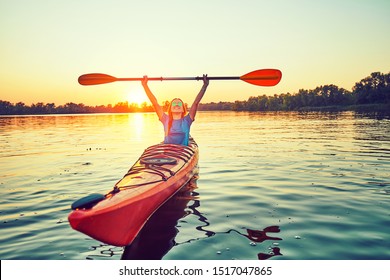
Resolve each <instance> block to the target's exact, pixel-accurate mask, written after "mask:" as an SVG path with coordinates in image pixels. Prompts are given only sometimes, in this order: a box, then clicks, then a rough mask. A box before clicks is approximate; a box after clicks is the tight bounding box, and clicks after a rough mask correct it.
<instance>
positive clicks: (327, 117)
mask: <svg viewBox="0 0 390 280" xmlns="http://www.w3.org/2000/svg"><path fill="white" fill-rule="evenodd" d="M162 136H163V131H162V125H161V124H160V122H159V121H158V119H157V116H156V115H155V114H153V113H146V114H113V115H111V114H108V115H104V114H102V115H66V116H63V115H57V116H9V117H0V201H1V203H0V236H1V237H0V258H1V259H46V260H47V259H55V260H62V259H77V260H82V259H115V260H118V259H145V258H153V259H160V258H162V259H215V260H216V259H272V260H277V259H279V260H288V259H298V260H303V259H328V260H329V259H331V260H340V259H352V260H355V259H390V118H389V117H380V116H372V115H362V114H357V113H354V112H343V113H297V112H292V113H236V112H199V113H198V115H197V119H196V122H195V123H194V124H193V127H192V136H193V137H194V138H195V140H196V141H197V143H198V145H199V148H200V160H199V176H198V178H194V180H193V181H192V182H191V183H190V184H189V185H187V186H186V187H185V188H184V189H183V190H182V191H181V192H180V193H178V194H177V195H176V196H175V197H173V198H172V199H171V200H170V201H168V202H167V203H166V204H165V205H164V206H163V207H162V208H160V210H159V211H158V212H156V213H155V215H154V216H153V217H152V218H151V220H150V221H149V222H148V224H147V225H146V226H145V228H144V230H143V231H142V232H141V234H140V235H139V236H138V238H137V239H136V241H135V242H134V244H133V245H132V246H128V247H126V248H123V247H114V246H110V245H106V244H102V243H100V242H99V241H96V240H94V239H91V238H89V237H88V236H86V235H83V234H81V233H79V232H76V231H74V230H72V229H71V228H70V226H69V223H68V220H67V216H68V214H69V212H70V205H71V203H72V202H73V201H75V200H76V199H78V198H80V197H83V196H85V195H88V194H90V193H96V192H97V193H103V194H104V193H106V192H108V191H109V190H111V188H112V187H113V186H114V184H115V183H116V182H117V181H118V180H119V179H120V178H121V177H122V176H123V175H124V173H125V172H126V171H127V170H128V168H129V167H130V166H131V165H132V164H133V163H134V162H135V161H136V160H137V159H138V157H139V156H140V154H141V153H142V151H143V150H144V149H145V148H146V147H148V146H149V145H152V144H155V143H157V142H159V141H161V140H162Z"/></svg>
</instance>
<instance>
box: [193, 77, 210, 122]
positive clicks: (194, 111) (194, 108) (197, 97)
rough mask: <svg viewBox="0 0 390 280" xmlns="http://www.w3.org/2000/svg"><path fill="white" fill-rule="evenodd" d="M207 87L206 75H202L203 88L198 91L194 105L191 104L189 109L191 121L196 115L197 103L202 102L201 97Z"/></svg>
mask: <svg viewBox="0 0 390 280" xmlns="http://www.w3.org/2000/svg"><path fill="white" fill-rule="evenodd" d="M208 86H209V79H208V78H207V75H203V86H202V88H201V89H200V91H199V93H198V95H197V96H196V98H195V100H194V103H193V104H192V106H191V109H190V117H191V119H192V120H195V115H196V111H198V106H199V103H200V101H201V100H202V98H203V95H204V94H205V92H206V89H207V87H208Z"/></svg>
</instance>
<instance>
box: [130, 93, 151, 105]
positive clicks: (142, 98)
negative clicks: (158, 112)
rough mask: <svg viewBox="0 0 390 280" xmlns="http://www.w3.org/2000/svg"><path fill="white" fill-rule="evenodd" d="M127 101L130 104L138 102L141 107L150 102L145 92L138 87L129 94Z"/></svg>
mask: <svg viewBox="0 0 390 280" xmlns="http://www.w3.org/2000/svg"><path fill="white" fill-rule="evenodd" d="M127 101H128V102H129V104H134V103H135V104H137V105H138V107H141V105H142V104H143V103H144V102H146V103H150V102H149V100H148V98H147V96H146V94H145V92H143V91H141V90H138V89H134V90H132V91H130V92H129V93H128V94H127Z"/></svg>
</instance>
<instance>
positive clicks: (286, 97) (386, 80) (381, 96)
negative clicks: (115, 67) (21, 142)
mask: <svg viewBox="0 0 390 280" xmlns="http://www.w3.org/2000/svg"><path fill="white" fill-rule="evenodd" d="M367 104H383V105H384V108H386V109H389V108H390V73H388V74H382V73H380V72H374V73H372V74H371V76H369V77H366V78H364V79H362V80H361V81H360V82H357V83H356V84H355V86H354V87H353V88H352V91H348V90H345V89H343V88H339V87H338V86H335V85H325V86H320V87H317V88H315V89H312V90H304V89H301V90H299V91H298V93H293V94H291V93H282V94H275V95H273V96H267V95H262V96H257V97H255V96H252V97H250V98H249V99H248V100H246V101H235V102H218V103H214V102H212V103H206V104H204V103H202V104H200V106H199V110H204V111H213V110H218V111H219V110H232V111H288V110H316V109H319V108H336V109H337V108H338V109H340V108H343V107H351V106H360V105H367ZM168 105H169V102H168V101H165V102H164V104H163V107H164V110H166V109H167V107H168ZM153 111H154V109H153V107H152V106H151V105H149V104H147V103H146V102H145V103H143V104H142V105H141V106H138V104H135V103H132V104H129V103H128V102H119V103H117V104H116V105H114V106H112V105H111V104H109V105H107V106H104V105H100V106H87V105H84V104H82V103H80V104H75V103H67V104H65V105H61V106H56V105H55V104H54V103H47V104H44V103H36V104H32V105H31V106H28V105H26V104H24V103H23V102H19V103H16V104H12V103H10V102H8V101H1V100H0V115H27V114H28V115H29V114H82V113H132V112H153Z"/></svg>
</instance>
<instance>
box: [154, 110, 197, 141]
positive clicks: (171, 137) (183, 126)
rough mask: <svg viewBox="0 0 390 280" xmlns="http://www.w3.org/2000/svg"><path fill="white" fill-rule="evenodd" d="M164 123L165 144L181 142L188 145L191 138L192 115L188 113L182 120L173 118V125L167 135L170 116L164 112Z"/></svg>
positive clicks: (162, 119)
mask: <svg viewBox="0 0 390 280" xmlns="http://www.w3.org/2000/svg"><path fill="white" fill-rule="evenodd" d="M160 121H161V122H162V123H163V125H164V132H165V137H164V143H165V144H179V145H185V146H188V140H189V138H190V127H191V124H192V122H193V120H192V119H191V117H190V115H189V114H187V115H186V116H185V117H184V118H181V119H180V120H173V121H172V127H171V130H170V132H169V134H168V135H167V130H168V123H169V116H168V115H167V114H166V113H164V114H163V116H162V118H161V120H160Z"/></svg>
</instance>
